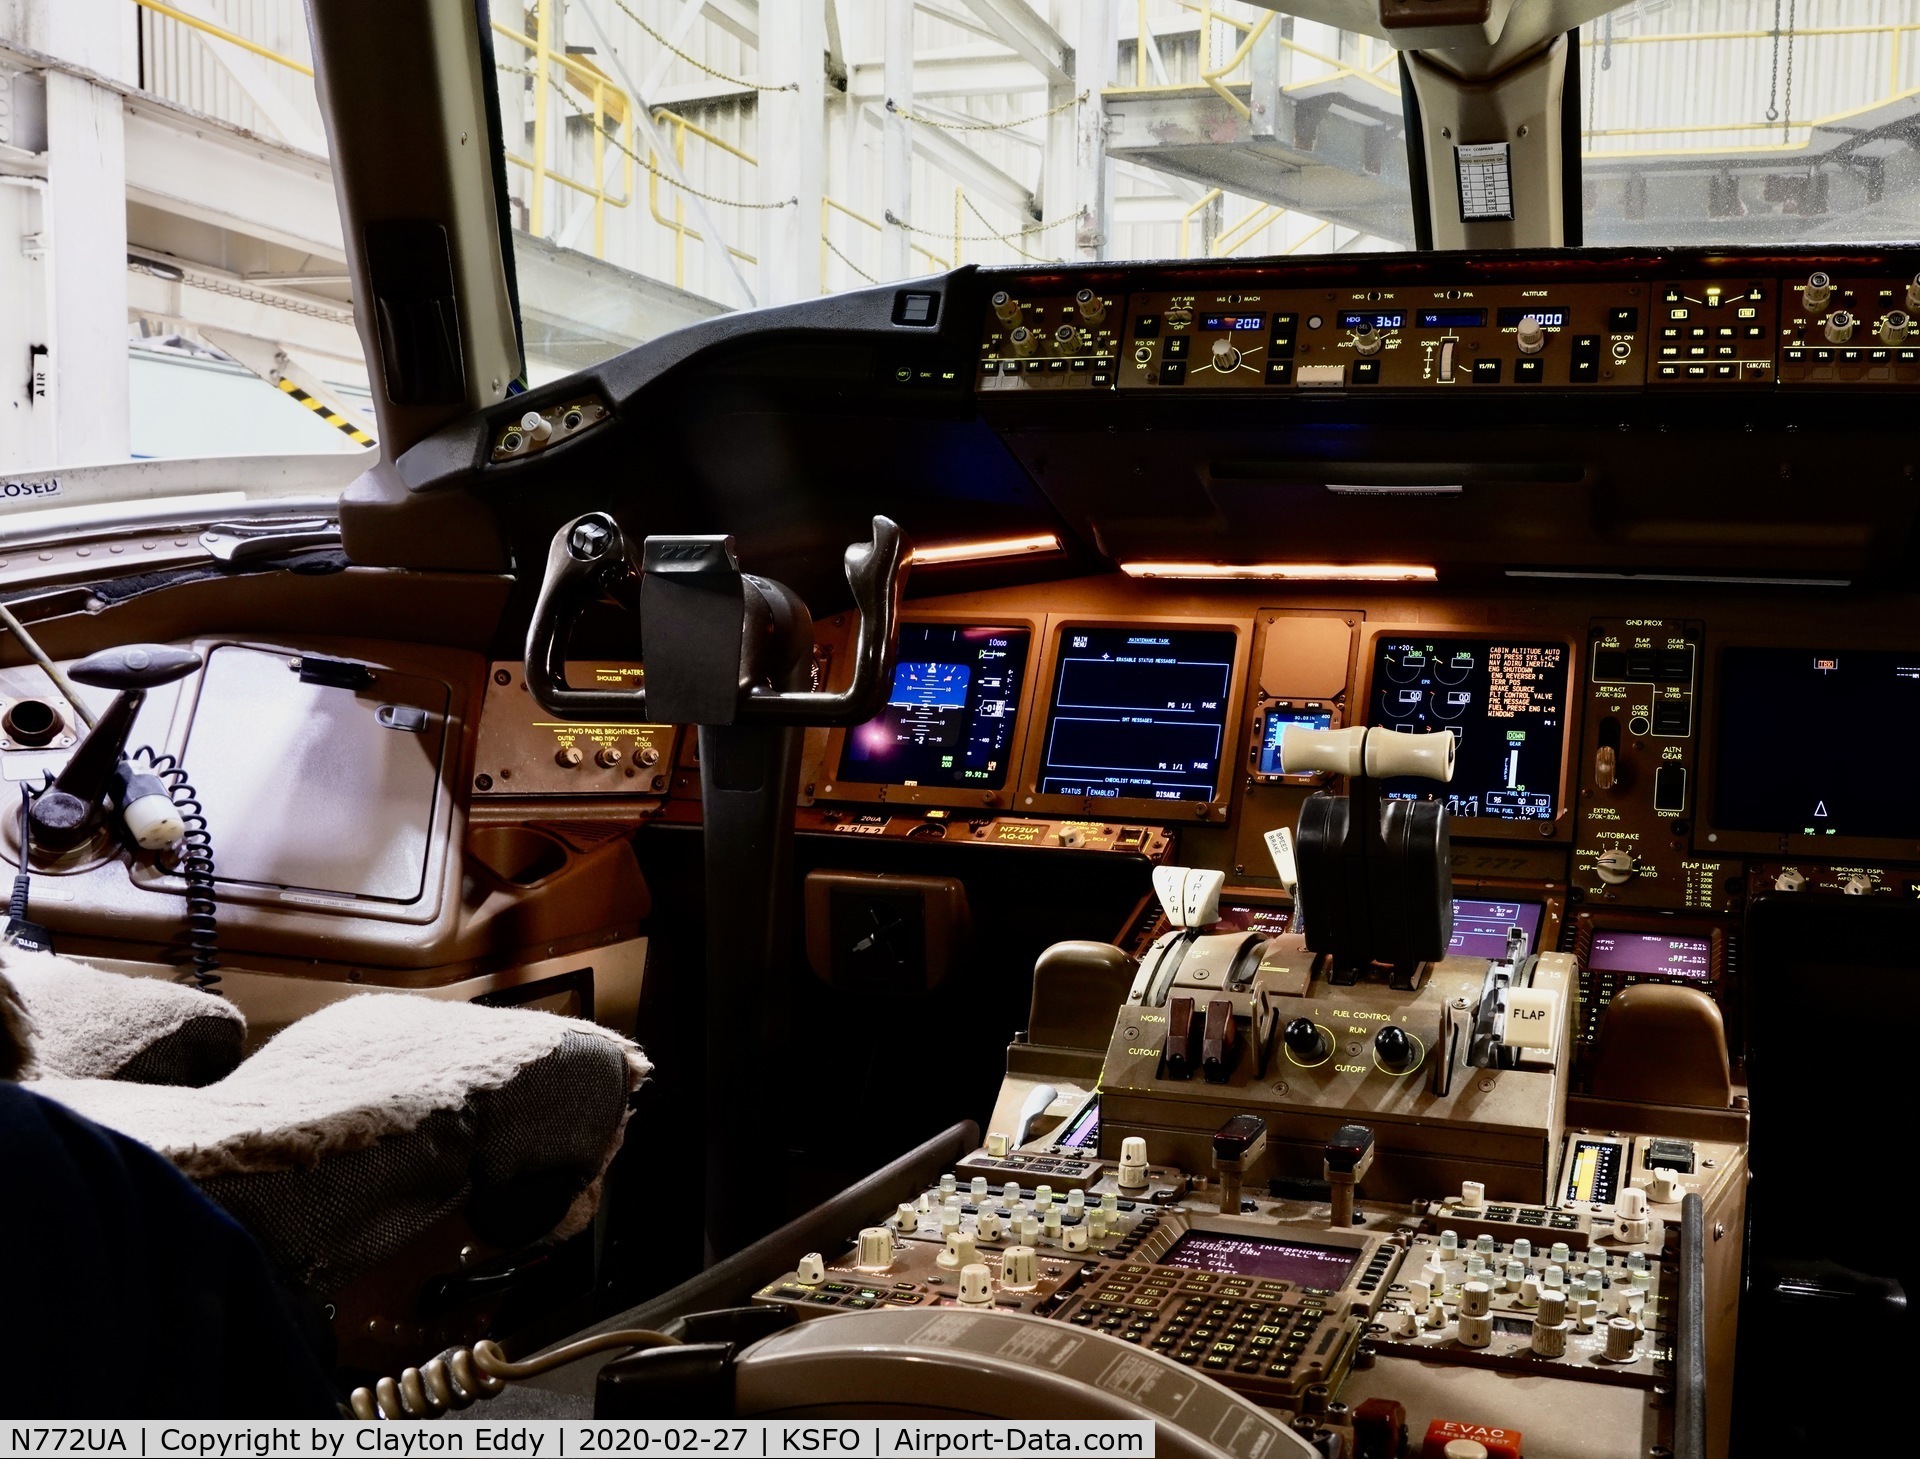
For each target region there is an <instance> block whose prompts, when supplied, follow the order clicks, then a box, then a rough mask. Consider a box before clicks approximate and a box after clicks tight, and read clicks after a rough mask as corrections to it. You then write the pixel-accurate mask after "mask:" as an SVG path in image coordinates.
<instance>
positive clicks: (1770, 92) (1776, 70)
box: [1767, 0, 1780, 122]
mask: <svg viewBox="0 0 1920 1459" xmlns="http://www.w3.org/2000/svg"><path fill="white" fill-rule="evenodd" d="M1779 101H1780V0H1773V75H1772V77H1771V78H1770V79H1769V80H1768V82H1767V120H1768V121H1770V122H1777V121H1779V120H1780V107H1779V104H1778V103H1779Z"/></svg>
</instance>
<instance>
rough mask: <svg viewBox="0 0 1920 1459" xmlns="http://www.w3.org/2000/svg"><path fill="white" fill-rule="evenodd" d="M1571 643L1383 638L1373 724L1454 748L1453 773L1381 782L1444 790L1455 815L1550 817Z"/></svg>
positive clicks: (1427, 791) (1413, 795)
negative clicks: (1434, 736)
mask: <svg viewBox="0 0 1920 1459" xmlns="http://www.w3.org/2000/svg"><path fill="white" fill-rule="evenodd" d="M1566 704H1567V646H1566V645H1565V644H1564V643H1524V642H1509V641H1507V640H1504V639H1488V638H1403V637H1388V636H1383V637H1382V638H1380V639H1379V640H1378V641H1377V642H1376V643H1375V645H1374V662H1373V723H1374V724H1376V725H1379V726H1381V727H1383V728H1385V729H1396V730H1408V731H1411V732H1413V733H1415V734H1429V733H1433V732H1435V731H1439V730H1445V731H1447V732H1448V733H1449V734H1451V735H1453V736H1454V737H1455V738H1456V739H1457V740H1458V741H1459V744H1458V746H1457V747H1456V753H1455V760H1454V770H1453V780H1452V782H1451V783H1450V784H1448V785H1446V786H1444V787H1443V786H1441V785H1440V784H1439V783H1438V782H1437V781H1431V780H1419V779H1415V778H1413V777H1402V778H1398V779H1393V780H1388V781H1386V782H1384V784H1383V786H1382V789H1383V792H1384V793H1385V794H1386V795H1387V796H1389V797H1390V798H1394V799H1400V800H1422V799H1426V798H1429V797H1439V796H1441V795H1444V796H1445V798H1446V802H1447V807H1448V809H1449V810H1451V811H1452V812H1453V814H1454V815H1456V816H1466V817H1477V818H1481V819H1489V820H1501V821H1551V820H1552V819H1553V817H1554V812H1555V811H1556V810H1557V809H1558V805H1559V795H1560V759H1561V741H1562V737H1563V735H1564V733H1565V728H1566Z"/></svg>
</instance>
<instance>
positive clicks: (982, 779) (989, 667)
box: [840, 623, 1032, 790]
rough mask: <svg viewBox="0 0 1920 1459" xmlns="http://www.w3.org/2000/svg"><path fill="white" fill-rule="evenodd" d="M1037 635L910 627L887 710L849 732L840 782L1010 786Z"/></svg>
mask: <svg viewBox="0 0 1920 1459" xmlns="http://www.w3.org/2000/svg"><path fill="white" fill-rule="evenodd" d="M1031 638H1032V635H1031V634H1030V633H1029V632H1028V631H1027V630H1026V629H1024V628H974V627H971V626H962V625H957V624H948V623H909V624H906V625H904V626H903V627H902V628H901V630H900V658H899V662H898V664H897V666H896V667H895V668H894V671H893V691H892V693H890V694H889V695H888V696H887V707H886V708H885V709H883V710H881V711H880V713H879V714H877V715H875V716H874V717H873V718H872V719H870V720H868V721H867V722H866V723H865V724H863V725H860V726H858V727H857V728H855V729H852V730H849V731H848V732H847V743H846V749H845V750H844V751H842V752H841V755H840V778H841V779H842V780H852V781H857V782H860V783H862V784H869V785H871V784H881V785H924V786H938V787H941V788H946V789H951V788H956V787H959V788H965V787H969V786H979V787H980V788H981V789H983V790H998V789H999V788H1000V787H1001V786H1003V785H1005V784H1006V780H1007V759H1008V755H1009V754H1010V752H1011V750H1012V747H1013V732H1014V726H1015V724H1016V722H1017V721H1018V719H1019V713H1020V684H1021V680H1022V677H1023V675H1024V674H1025V673H1026V668H1027V652H1028V648H1029V646H1030V640H1031Z"/></svg>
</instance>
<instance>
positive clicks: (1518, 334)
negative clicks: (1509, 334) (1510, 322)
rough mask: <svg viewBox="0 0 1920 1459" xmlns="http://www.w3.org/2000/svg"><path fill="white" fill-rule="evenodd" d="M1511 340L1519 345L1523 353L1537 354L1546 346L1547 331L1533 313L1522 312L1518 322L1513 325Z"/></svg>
mask: <svg viewBox="0 0 1920 1459" xmlns="http://www.w3.org/2000/svg"><path fill="white" fill-rule="evenodd" d="M1513 342H1514V343H1515V344H1516V345H1518V346H1519V347H1520V353H1521V354H1523V355H1537V354H1539V353H1540V351H1542V350H1544V349H1545V348H1546V347H1547V332H1546V330H1545V329H1543V328H1542V327H1541V325H1540V321H1539V319H1538V318H1536V317H1535V316H1534V315H1531V314H1523V315H1521V316H1520V323H1519V324H1518V325H1516V326H1515V327H1514V331H1513Z"/></svg>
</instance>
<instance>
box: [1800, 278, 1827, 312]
mask: <svg viewBox="0 0 1920 1459" xmlns="http://www.w3.org/2000/svg"><path fill="white" fill-rule="evenodd" d="M1832 297H1833V280H1832V279H1830V278H1828V277H1827V275H1825V274H1823V273H1817V272H1816V273H1811V274H1809V275H1807V281H1806V283H1804V284H1802V285H1801V286H1800V304H1801V307H1803V308H1804V309H1805V310H1806V311H1807V313H1809V314H1818V313H1819V312H1820V311H1821V310H1822V309H1824V308H1826V307H1827V300H1829V299H1831V298H1832Z"/></svg>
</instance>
